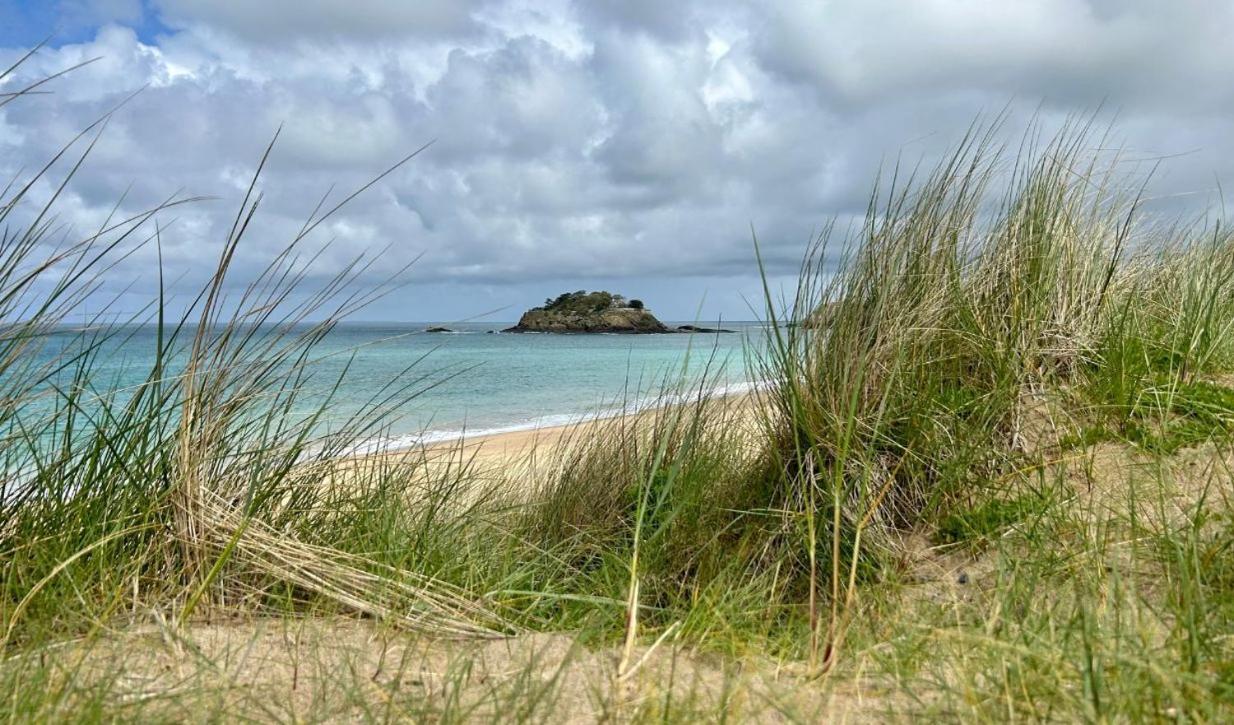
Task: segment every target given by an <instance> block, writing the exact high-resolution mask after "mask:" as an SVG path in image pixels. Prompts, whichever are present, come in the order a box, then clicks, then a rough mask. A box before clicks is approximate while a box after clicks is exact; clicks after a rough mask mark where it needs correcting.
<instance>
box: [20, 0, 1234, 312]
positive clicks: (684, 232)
mask: <svg viewBox="0 0 1234 725" xmlns="http://www.w3.org/2000/svg"><path fill="white" fill-rule="evenodd" d="M1231 37H1234V3H1229V2H1217V1H1211V2H1209V1H1204V0H1192V1H1190V2H1188V1H1178V2H1157V1H1156V0H1003V1H1001V2H989V0H919V1H917V2H912V3H908V2H891V1H890V0H852V1H840V0H830V1H821V2H820V1H819V0H801V1H796V0H783V1H779V2H735V1H732V0H706V1H699V2H694V1H693V0H680V1H678V2H665V1H664V0H624V1H622V0H593V1H590V2H583V1H582V0H579V1H577V2H570V1H568V0H540V1H530V0H491V1H489V0H456V1H454V2H423V1H421V2H404V1H403V0H350V1H349V2H337V1H333V0H264V1H263V2H249V1H248V0H45V1H43V2H34V1H32V0H0V65H2V66H4V67H7V65H8V64H9V62H12V61H13V60H15V59H16V58H17V57H18V56H20V55H21V54H23V53H24V52H25V51H26V50H28V49H29V48H31V47H33V46H34V45H36V44H37V43H39V42H41V41H44V40H46V41H47V42H46V45H45V46H44V47H43V48H42V49H41V50H39V52H38V53H36V54H35V56H34V57H33V58H32V59H31V60H30V61H28V62H27V63H26V64H24V65H23V66H22V67H21V68H20V69H19V70H18V71H17V72H16V73H14V74H13V75H12V76H10V77H9V78H8V79H6V80H3V81H0V92H3V91H5V90H12V89H13V88H14V87H18V86H20V85H23V84H24V82H28V81H29V80H30V79H33V78H36V77H39V76H41V75H47V74H50V73H54V72H57V71H59V70H62V69H64V68H66V67H69V66H72V65H74V64H77V63H80V62H82V61H84V60H88V59H92V58H98V60H97V61H95V62H93V63H91V64H90V65H88V66H86V67H83V68H81V69H79V70H76V71H74V72H72V73H69V74H67V75H65V76H64V77H61V78H58V79H56V80H55V81H53V82H51V83H49V84H48V85H47V86H46V87H45V89H44V90H47V91H49V93H47V94H43V95H33V96H29V97H26V98H23V99H21V100H20V102H16V103H10V104H7V105H5V106H4V107H2V108H0V174H2V175H3V176H4V177H5V180H6V181H7V179H9V178H14V177H16V178H22V175H23V174H25V175H28V174H29V173H31V170H32V169H37V168H39V167H40V166H41V164H42V163H43V162H45V161H46V160H47V159H48V158H50V157H51V156H52V155H53V154H54V153H55V152H56V151H57V150H58V149H59V148H60V147H61V146H62V145H63V144H64V143H65V142H67V141H68V140H70V139H71V138H72V137H73V136H74V135H75V133H76V132H77V131H79V130H80V129H82V128H84V127H86V126H88V125H89V124H90V123H91V122H93V121H94V120H95V119H97V118H99V117H100V116H101V115H102V114H104V113H106V112H108V111H110V110H112V109H113V108H115V106H116V104H117V103H118V102H120V101H121V100H122V99H124V98H126V97H128V96H129V95H131V94H133V93H134V92H135V91H138V90H139V89H140V92H139V93H137V95H136V96H135V97H133V98H132V99H131V100H129V101H128V102H127V103H126V104H125V105H123V106H122V107H120V108H119V109H118V110H115V111H114V113H113V114H112V115H111V117H110V119H109V122H108V124H107V128H106V130H105V132H104V133H103V135H102V137H101V139H100V140H99V142H98V144H97V146H96V148H95V149H94V151H93V152H92V154H91V156H90V159H89V160H88V162H87V164H86V166H85V168H84V169H83V170H82V171H81V172H80V173H79V174H78V175H77V176H76V177H75V178H74V180H73V181H72V183H71V184H70V186H69V187H68V189H67V190H66V192H65V194H64V195H63V196H62V198H61V202H60V205H59V216H58V218H57V224H58V225H60V226H58V229H61V230H63V232H64V234H65V235H66V236H71V235H72V234H74V233H76V232H78V231H80V230H89V229H92V228H94V227H95V226H97V225H98V224H99V222H100V220H102V219H104V218H106V216H107V215H108V214H109V213H110V212H111V211H112V209H113V208H115V207H116V206H117V204H119V205H120V210H121V211H122V212H134V213H135V212H137V211H140V210H142V209H146V208H149V207H150V206H152V205H154V204H157V203H158V202H159V201H161V200H162V199H164V198H166V197H168V196H169V195H171V194H173V193H176V192H180V193H183V194H188V195H194V196H197V195H200V196H204V197H209V199H208V200H203V201H200V202H195V203H193V204H189V205H185V206H181V207H177V208H176V209H175V210H174V211H168V212H164V213H161V214H160V215H159V219H158V222H159V224H160V225H162V226H165V230H164V232H163V234H162V246H163V249H162V255H163V263H164V269H165V276H166V277H167V278H168V279H174V280H177V284H178V285H179V289H183V290H187V289H191V288H192V286H193V285H194V284H199V283H200V280H201V279H204V276H205V275H206V274H207V273H208V271H209V269H210V268H211V266H212V264H213V262H214V260H215V259H216V258H217V255H218V253H219V249H220V248H221V245H222V243H223V241H224V240H225V238H226V236H227V231H228V229H229V228H230V225H231V222H232V220H233V218H234V216H235V213H236V210H237V207H238V205H239V204H240V201H241V199H242V198H243V194H244V190H245V188H246V186H247V184H248V181H249V179H250V178H251V176H252V174H253V172H254V169H255V167H256V164H257V162H258V160H259V159H260V157H261V154H262V152H263V150H264V149H265V147H266V145H267V144H268V143H269V142H270V140H271V138H272V137H273V136H274V134H275V132H276V131H277V130H279V129H280V128H281V132H280V133H279V138H278V142H277V144H276V145H275V148H274V151H273V154H272V156H271V159H270V162H269V164H268V167H267V169H266V172H265V174H264V175H263V177H262V180H261V182H260V188H261V191H262V193H263V195H264V196H263V201H262V205H261V208H260V210H259V212H258V215H257V218H256V220H255V222H254V224H253V227H252V228H251V230H250V233H249V235H248V236H247V237H246V238H245V240H244V244H243V246H242V248H241V249H240V251H239V252H238V258H239V264H238V273H237V280H236V281H237V283H238V284H239V283H242V282H243V281H244V277H245V275H246V274H249V275H251V274H252V273H253V270H258V269H260V268H261V267H262V266H263V265H264V264H265V263H267V262H268V261H269V260H270V259H271V258H273V256H274V255H275V254H276V253H277V251H278V250H279V249H281V248H282V246H283V245H284V244H286V242H287V241H288V240H289V239H290V238H291V237H292V236H294V235H295V233H296V232H297V231H298V230H299V229H300V228H301V227H302V225H303V222H304V220H305V218H306V217H308V216H309V215H310V214H311V213H312V211H313V209H314V207H315V206H316V204H317V201H318V199H320V198H321V197H322V195H323V194H326V193H327V192H330V193H331V196H330V198H331V199H339V198H342V196H344V195H346V193H349V192H350V191H351V190H353V189H355V188H357V187H359V186H361V185H362V184H364V183H365V182H366V181H368V180H369V179H371V178H372V177H373V176H375V175H376V174H378V173H380V172H381V171H383V170H384V169H385V168H387V167H388V166H389V165H390V164H392V163H393V162H394V161H396V160H398V159H399V158H402V157H403V156H405V155H407V154H408V153H410V152H412V151H414V150H416V149H418V148H420V147H421V146H423V145H424V144H426V143H430V142H431V145H430V146H429V147H428V148H427V149H425V150H424V151H423V152H422V153H420V154H419V155H418V156H416V157H415V158H414V159H412V160H411V161H410V162H409V163H408V164H407V165H405V166H404V167H401V168H400V169H399V170H397V171H396V172H395V173H393V174H391V175H390V176H388V177H386V178H384V179H383V180H382V181H381V182H379V183H378V184H377V185H375V186H374V187H373V188H372V189H370V190H369V191H368V192H366V193H365V194H363V195H362V196H360V197H359V198H358V199H356V200H355V201H354V202H353V203H352V204H350V205H348V206H347V207H345V209H344V210H343V211H342V212H340V213H339V214H338V215H336V216H335V217H333V218H331V219H330V220H328V221H327V222H326V223H324V224H322V226H321V227H319V228H318V229H317V230H316V232H315V238H316V241H315V242H314V243H315V244H317V245H319V246H320V247H321V248H322V249H324V251H323V252H322V254H320V256H318V257H316V258H315V259H313V260H312V262H311V266H310V269H309V275H310V282H312V281H314V280H318V281H320V280H324V279H327V278H328V277H329V276H330V275H331V274H333V273H335V272H337V271H338V270H339V269H342V268H343V267H344V266H345V265H347V264H348V262H349V261H350V260H351V259H353V258H354V257H355V256H356V255H359V254H363V253H369V254H376V253H380V258H379V262H378V264H377V265H375V268H374V271H373V274H374V275H376V274H378V273H383V272H389V271H393V270H397V269H401V268H402V267H403V265H405V264H408V263H411V262H413V260H414V264H412V266H411V268H410V270H409V271H408V272H407V274H406V282H407V284H406V286H405V287H403V288H401V289H400V290H398V291H397V292H395V293H394V294H392V295H390V296H388V297H386V298H384V299H382V300H380V301H379V302H378V303H376V304H375V305H373V306H372V307H370V308H368V309H366V310H364V311H362V312H361V313H360V315H359V317H360V318H361V319H372V320H393V321H404V320H405V321H411V320H440V321H445V320H459V319H467V318H472V317H475V316H481V315H487V316H486V317H483V318H482V319H488V320H494V321H501V320H510V319H515V318H517V316H518V314H519V312H521V311H522V310H523V309H525V308H526V307H528V306H531V305H534V304H538V303H539V302H541V301H542V300H543V299H544V298H545V297H549V296H555V295H556V294H558V293H560V292H562V291H565V290H573V289H582V288H587V289H600V288H603V289H609V290H612V291H615V292H620V293H622V294H624V295H626V296H627V297H638V298H641V299H643V300H645V301H646V302H647V304H648V306H649V307H651V308H652V309H653V310H654V311H655V312H656V313H657V314H658V315H659V316H660V317H662V318H664V319H674V320H691V319H704V320H715V319H749V318H750V317H752V316H753V315H752V312H751V310H752V307H753V308H754V309H758V308H759V307H760V304H761V303H759V301H758V300H759V298H760V295H761V291H760V290H761V286H760V281H759V277H758V274H757V267H756V265H755V261H754V245H753V243H752V232H753V233H757V237H758V241H759V245H760V248H761V250H762V253H763V256H764V260H765V263H766V268H767V270H768V273H769V274H770V277H771V284H772V286H773V287H774V288H776V289H780V288H781V287H785V286H789V285H791V284H792V280H793V279H794V278H795V275H796V271H797V267H798V264H799V262H800V259H801V255H802V253H803V250H804V249H805V248H806V246H807V244H808V242H809V240H810V239H811V237H812V235H813V234H815V233H816V232H817V231H818V230H819V229H821V228H823V227H824V226H825V225H827V224H828V223H829V222H831V221H833V220H834V221H835V222H836V223H837V224H838V225H839V226H840V227H841V228H843V227H844V226H845V225H846V224H851V223H852V221H853V220H854V219H857V218H860V216H861V215H862V214H863V213H864V210H865V208H866V201H867V198H868V194H869V190H870V188H871V184H872V183H873V181H874V180H875V179H876V177H877V176H878V174H879V173H880V169H886V168H888V167H889V165H891V164H894V163H895V162H896V161H897V160H900V161H902V162H903V161H907V162H908V163H912V164H915V163H926V164H928V163H929V162H930V161H931V160H932V159H935V158H937V157H938V156H939V155H940V154H941V153H943V152H944V151H945V150H946V149H947V148H949V147H950V146H951V145H953V144H954V143H956V142H957V140H958V139H959V138H960V136H961V135H962V134H963V133H964V131H965V130H966V129H967V128H968V126H969V124H970V123H971V122H972V121H973V119H974V118H975V117H977V116H978V115H979V114H985V115H986V116H989V115H991V114H997V113H999V112H1000V111H1004V110H1005V111H1006V113H1007V116H1008V121H1007V123H1006V126H1007V127H1008V128H1009V129H1011V130H1012V131H1014V130H1015V129H1017V128H1022V124H1024V123H1026V122H1027V119H1028V118H1029V117H1030V116H1032V115H1033V114H1036V116H1037V117H1038V118H1039V119H1043V120H1044V122H1046V123H1047V124H1048V123H1051V122H1058V121H1059V120H1060V119H1064V118H1067V117H1068V116H1073V115H1074V114H1092V113H1097V114H1098V116H1099V117H1100V118H1101V119H1102V122H1103V123H1104V122H1106V121H1109V122H1112V123H1114V133H1113V134H1112V135H1111V140H1110V143H1111V144H1114V145H1116V146H1117V148H1118V149H1120V150H1121V152H1122V156H1120V158H1124V159H1126V160H1127V163H1135V164H1140V165H1143V164H1151V163H1155V161H1156V160H1158V159H1163V160H1164V161H1163V164H1162V166H1161V168H1160V169H1158V170H1157V171H1156V172H1155V173H1154V176H1153V178H1152V181H1151V184H1150V186H1149V193H1150V196H1152V198H1153V199H1154V200H1157V201H1160V202H1161V204H1160V207H1161V208H1162V209H1164V210H1171V213H1174V210H1182V209H1192V208H1194V209H1198V210H1200V211H1201V212H1202V211H1203V210H1204V209H1211V208H1215V207H1219V206H1220V203H1221V199H1220V189H1221V188H1222V187H1221V185H1222V182H1223V181H1224V182H1225V183H1226V185H1228V184H1229V182H1230V179H1231V178H1234V83H1232V82H1231V81H1230V79H1231V78H1234V43H1230V42H1229V39H1230V38H1231ZM1095 151H1100V150H1095ZM1131 171H1136V169H1132V170H1131ZM59 178H61V177H59V176H57V175H56V173H53V174H52V175H51V176H50V177H48V179H47V180H46V181H45V182H43V183H42V184H40V185H39V186H38V187H37V188H36V189H34V191H33V192H32V196H31V201H32V203H33V202H34V201H37V200H38V199H39V198H46V197H47V196H48V195H50V194H51V193H52V192H53V189H54V184H55V183H57V182H58V179H59ZM40 195H42V197H40ZM1178 213H1190V212H1183V211H1178ZM156 264H157V256H156V251H155V250H154V249H153V248H143V249H139V250H137V251H136V252H134V253H133V255H132V256H131V257H130V258H128V259H126V260H125V261H124V263H123V264H120V265H118V266H117V267H116V268H115V269H113V270H111V271H110V272H109V275H108V278H107V285H106V287H107V289H105V290H104V292H107V293H110V294H112V295H113V296H114V297H115V298H116V300H118V302H117V304H119V305H120V306H121V307H124V306H129V307H138V306H140V304H141V302H142V301H143V300H147V299H149V297H150V294H151V290H152V289H153V287H152V285H153V284H154V280H155V279H156V276H155V275H153V274H151V271H152V269H153V268H154V265H156Z"/></svg>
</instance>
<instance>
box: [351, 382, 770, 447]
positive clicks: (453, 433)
mask: <svg viewBox="0 0 1234 725" xmlns="http://www.w3.org/2000/svg"><path fill="white" fill-rule="evenodd" d="M767 387H768V381H765V380H757V381H740V382H736V383H730V384H727V385H721V386H717V387H716V388H715V389H713V390H710V391H707V392H706V393H705V395H706V397H707V398H709V399H734V398H746V397H749V396H751V395H753V394H754V393H755V392H757V391H759V390H762V389H766V388H767ZM697 396H698V391H697V390H688V391H687V392H685V393H679V394H674V395H667V396H666V395H658V396H649V397H644V398H639V399H637V400H634V401H632V402H630V403H627V404H626V405H622V406H615V407H608V408H602V409H600V410H596V411H592V412H577V413H557V414H548V415H542V416H538V417H536V418H532V419H529V420H526V421H524V422H518V423H511V424H508V425H499V426H493V427H490V428H476V429H471V430H469V429H445V430H426V431H424V432H422V433H418V434H415V433H412V434H406V435H401V436H395V437H391V438H380V439H374V440H369V441H361V442H358V443H356V444H355V445H354V446H352V447H351V448H350V449H349V450H348V452H347V453H346V454H344V457H346V458H368V457H372V456H391V455H399V454H402V453H408V452H414V451H420V450H425V451H441V450H453V449H456V448H458V447H459V446H460V445H461V446H462V447H464V448H467V449H470V448H472V447H473V446H478V445H479V444H481V443H486V444H488V446H489V449H490V450H492V449H495V448H498V447H500V448H502V449H503V450H510V449H512V448H520V449H525V448H527V447H528V444H530V443H533V442H534V443H536V444H537V445H539V444H541V443H544V442H548V441H553V442H555V441H557V440H559V439H560V438H561V437H562V436H563V434H564V433H565V432H567V431H576V430H582V429H585V428H587V427H588V426H591V425H594V424H598V423H603V422H605V421H611V420H614V419H617V418H622V417H625V416H638V415H643V414H645V413H648V412H650V411H654V410H657V409H660V408H664V407H668V406H672V405H677V404H680V403H683V402H687V401H689V400H693V399H695V398H696V397H697Z"/></svg>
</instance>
